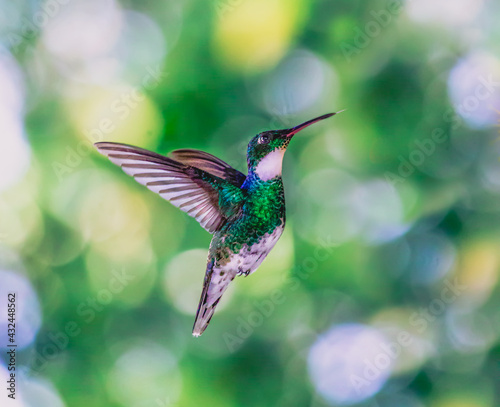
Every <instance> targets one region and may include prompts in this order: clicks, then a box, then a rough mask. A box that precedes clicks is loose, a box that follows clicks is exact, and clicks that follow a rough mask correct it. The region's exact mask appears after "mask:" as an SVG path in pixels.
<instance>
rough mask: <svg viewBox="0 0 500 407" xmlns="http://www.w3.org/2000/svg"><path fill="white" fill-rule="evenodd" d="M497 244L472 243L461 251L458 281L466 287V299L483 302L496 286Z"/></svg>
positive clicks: (486, 242)
mask: <svg viewBox="0 0 500 407" xmlns="http://www.w3.org/2000/svg"><path fill="white" fill-rule="evenodd" d="M499 246H500V245H499V244H498V243H496V242H495V243H492V242H488V241H482V242H474V243H472V244H469V245H468V246H467V247H466V248H464V249H463V250H462V251H461V259H460V266H459V269H458V279H459V281H460V283H461V284H463V285H465V286H466V287H467V291H466V294H467V297H468V299H473V300H475V301H476V302H478V303H482V302H483V301H485V300H486V299H487V298H488V297H489V296H490V294H491V290H492V289H493V288H494V287H495V286H496V283H497V280H498V271H499V267H500V255H499V250H498V249H499Z"/></svg>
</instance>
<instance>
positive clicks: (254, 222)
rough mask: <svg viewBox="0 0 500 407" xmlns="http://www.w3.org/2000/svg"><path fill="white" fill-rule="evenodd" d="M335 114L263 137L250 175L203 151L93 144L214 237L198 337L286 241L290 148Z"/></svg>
mask: <svg viewBox="0 0 500 407" xmlns="http://www.w3.org/2000/svg"><path fill="white" fill-rule="evenodd" d="M337 113H340V112H336V113H328V114H325V115H322V116H319V117H316V118H314V119H312V120H308V121H306V122H304V123H302V124H299V125H298V126H295V127H292V128H289V129H284V130H270V131H264V132H262V133H259V134H257V135H256V136H255V137H253V138H252V139H251V140H250V143H249V144H248V149H247V165H248V175H245V174H243V173H241V172H240V171H238V170H236V169H235V168H232V167H231V166H230V165H228V164H227V163H225V162H224V161H222V160H221V159H219V158H217V157H215V156H213V155H212V154H209V153H206V152H204V151H200V150H193V149H180V150H174V151H172V152H171V153H170V154H168V156H164V155H160V154H157V153H154V152H152V151H148V150H145V149H142V148H139V147H134V146H131V145H127V144H121V143H114V142H98V143H95V147H96V148H97V150H98V151H99V152H100V153H101V154H103V155H105V156H107V157H108V158H109V159H110V161H111V162H113V163H114V164H116V165H119V166H120V167H121V168H122V169H123V171H124V172H125V173H127V174H129V175H131V176H133V177H134V178H135V180H136V181H138V182H139V183H141V184H143V185H145V186H146V187H147V188H149V189H150V190H151V191H153V192H156V193H157V194H159V195H160V196H161V197H162V198H164V199H166V200H167V201H169V202H170V203H172V204H173V205H174V206H176V207H178V208H179V209H181V210H182V211H184V212H186V213H187V214H188V215H190V216H192V217H193V218H195V219H196V220H197V221H198V222H199V223H200V225H201V226H202V227H203V228H205V229H206V230H207V231H208V232H209V233H211V234H213V237H212V241H211V242H210V248H209V251H208V259H207V267H206V271H205V278H204V281H203V289H202V292H201V298H200V302H199V304H198V310H197V312H196V317H195V321H194V326H193V332H192V333H193V336H195V337H196V336H200V335H201V334H202V333H203V332H204V331H205V329H206V328H207V326H208V324H209V322H210V320H211V318H212V316H213V314H214V312H215V308H216V306H217V304H218V303H219V300H220V299H221V297H222V295H223V294H224V292H225V291H226V289H227V287H228V286H229V284H230V283H231V281H233V279H234V278H235V277H236V276H241V275H244V276H248V275H250V274H252V273H253V272H254V271H255V270H257V268H258V267H259V266H260V264H261V263H262V261H263V260H264V259H265V258H266V256H267V255H268V254H269V252H270V251H271V249H272V248H273V247H274V245H275V244H276V242H277V241H278V239H279V238H280V237H281V234H282V233H283V229H284V227H285V218H286V211H285V192H284V188H283V180H282V177H281V170H282V162H283V156H284V154H285V151H286V149H287V147H288V145H289V143H290V140H291V139H292V137H293V136H294V135H295V134H297V133H298V132H299V131H301V130H303V129H305V128H306V127H308V126H310V125H311V124H313V123H316V122H318V121H320V120H324V119H326V118H328V117H331V116H333V115H335V114H337Z"/></svg>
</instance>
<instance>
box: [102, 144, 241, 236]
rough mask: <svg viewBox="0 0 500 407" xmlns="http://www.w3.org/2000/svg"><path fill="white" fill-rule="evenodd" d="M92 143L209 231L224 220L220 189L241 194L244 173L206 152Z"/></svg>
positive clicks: (225, 218)
mask: <svg viewBox="0 0 500 407" xmlns="http://www.w3.org/2000/svg"><path fill="white" fill-rule="evenodd" d="M95 145H96V148H97V149H98V151H99V152H100V153H101V154H103V155H105V156H107V157H108V158H109V159H110V161H111V162H113V163H114V164H116V165H118V166H120V167H121V168H122V169H123V171H125V172H126V173H127V174H129V175H131V176H133V177H134V178H135V180H136V181H137V182H139V183H140V184H142V185H145V186H146V187H148V188H149V189H150V190H151V191H153V192H156V193H157V194H159V195H160V196H161V197H162V198H164V199H166V200H167V201H170V203H172V204H173V205H175V206H177V207H178V208H179V209H181V210H182V211H184V212H186V213H187V214H188V215H190V216H192V217H194V218H195V219H196V220H197V221H198V222H199V223H200V225H201V226H202V227H204V228H205V229H206V230H207V231H209V232H210V233H214V232H215V231H217V230H219V229H220V228H221V227H222V225H224V223H225V222H226V221H227V215H226V213H224V211H223V210H221V208H220V207H219V193H220V191H222V190H225V191H227V189H228V188H229V189H230V190H231V193H233V194H235V195H238V194H243V192H242V190H241V189H240V186H241V184H242V183H243V182H241V183H240V181H241V176H242V177H245V176H244V175H243V174H242V173H240V172H239V171H237V170H235V169H234V168H231V167H230V166H229V165H228V164H226V163H224V161H222V160H219V159H218V158H217V157H214V156H212V155H210V154H207V153H203V152H198V151H197V150H176V151H174V152H173V153H172V155H171V157H165V156H162V155H160V154H157V153H154V152H152V151H148V150H145V149H142V148H139V147H134V146H130V145H127V144H119V143H109V142H101V143H96V144H95ZM174 158H178V159H179V161H177V160H176V159H174ZM196 163H197V164H199V166H195V165H194V164H196ZM239 174H240V175H239Z"/></svg>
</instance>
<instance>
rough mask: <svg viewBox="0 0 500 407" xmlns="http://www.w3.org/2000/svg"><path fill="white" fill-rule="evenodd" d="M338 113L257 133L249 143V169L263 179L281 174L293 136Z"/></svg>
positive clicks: (266, 179)
mask: <svg viewBox="0 0 500 407" xmlns="http://www.w3.org/2000/svg"><path fill="white" fill-rule="evenodd" d="M337 113H340V112H336V113H328V114H325V115H323V116H319V117H316V118H315V119H312V120H308V121H307V122H304V123H302V124H299V125H298V126H295V127H292V128H291V129H284V130H269V131H264V132H262V133H259V134H257V135H256V136H255V137H254V138H252V140H250V143H249V144H248V149H247V161H248V171H249V172H254V173H255V174H257V176H258V177H259V178H260V179H261V180H262V181H268V180H270V179H272V178H275V177H277V176H279V175H281V164H282V162H283V156H284V154H285V151H286V148H287V147H288V144H289V143H290V140H291V139H292V137H293V136H294V135H295V134H297V133H298V132H299V131H300V130H302V129H305V128H306V127H307V126H310V125H311V124H313V123H316V122H319V121H320V120H323V119H326V118H328V117H331V116H333V115H335V114H337Z"/></svg>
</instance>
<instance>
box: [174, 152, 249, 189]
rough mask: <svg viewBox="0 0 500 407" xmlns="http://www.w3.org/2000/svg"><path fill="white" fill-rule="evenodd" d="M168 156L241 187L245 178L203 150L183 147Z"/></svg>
mask: <svg viewBox="0 0 500 407" xmlns="http://www.w3.org/2000/svg"><path fill="white" fill-rule="evenodd" d="M168 157H170V158H171V159H172V160H175V161H178V162H180V163H183V164H186V165H191V166H193V167H196V168H199V169H200V170H203V171H206V172H208V173H210V174H212V175H215V176H216V177H219V178H222V179H225V180H226V181H228V182H230V183H231V184H233V185H235V186H237V187H241V186H242V185H243V183H244V182H245V180H246V178H247V177H246V175H245V174H243V173H241V172H239V171H238V170H236V169H234V168H233V167H231V166H230V165H229V164H227V163H225V162H224V161H222V160H221V159H220V158H217V157H216V156H214V155H212V154H208V153H205V152H204V151H200V150H192V149H190V148H183V149H181V150H174V151H172V152H171V153H169V154H168Z"/></svg>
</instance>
